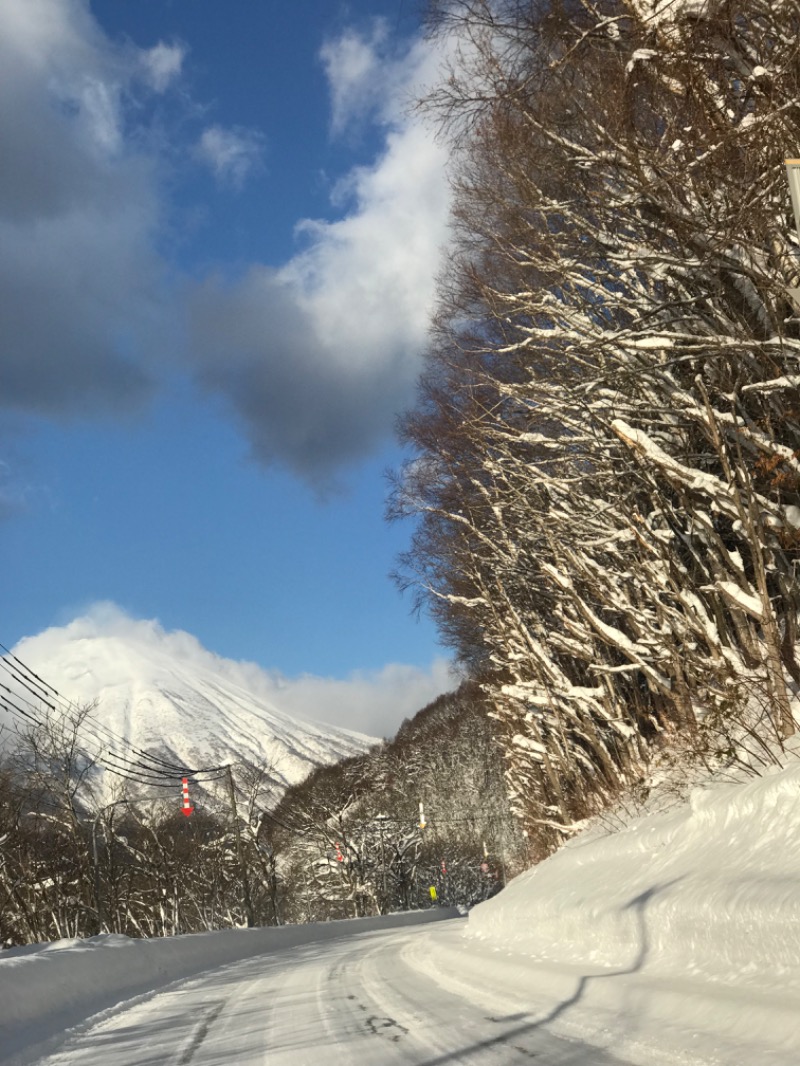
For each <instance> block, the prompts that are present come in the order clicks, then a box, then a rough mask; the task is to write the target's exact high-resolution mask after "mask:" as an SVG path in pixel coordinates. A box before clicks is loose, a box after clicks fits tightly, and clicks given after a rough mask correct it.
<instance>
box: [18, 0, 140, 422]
mask: <svg viewBox="0 0 800 1066" xmlns="http://www.w3.org/2000/svg"><path fill="white" fill-rule="evenodd" d="M0 24H2V26H3V33H2V34H1V35H0V143H2V145H3V151H2V153H0V249H2V255H1V256H0V333H2V336H3V338H4V352H3V365H2V370H0V406H5V407H7V408H8V407H10V408H12V409H18V410H23V411H26V410H27V411H38V412H44V413H48V414H58V415H63V414H67V413H69V414H72V413H87V412H89V411H96V410H97V409H98V407H99V408H100V409H102V408H108V407H111V408H113V409H125V408H130V407H131V406H135V405H136V404H138V403H140V402H141V401H142V400H143V399H144V398H145V397H146V396H147V395H148V393H149V391H150V389H151V387H152V382H151V381H150V375H149V372H148V369H147V365H146V361H145V360H143V359H142V358H141V356H140V355H138V354H134V353H135V352H136V351H137V350H139V351H141V350H147V349H148V348H149V347H150V346H149V345H148V344H147V343H146V340H145V337H146V336H147V335H148V334H149V331H150V329H151V328H153V327H155V325H156V320H157V319H158V317H159V308H158V298H157V295H156V294H157V290H158V285H159V272H160V264H159V262H158V259H157V257H156V256H155V254H154V253H153V251H152V237H153V234H154V231H155V229H156V226H157V223H158V216H159V204H158V196H157V190H156V184H155V179H154V173H153V167H152V164H151V162H150V161H148V160H147V159H146V158H144V157H142V156H137V155H134V154H129V153H127V152H126V151H125V145H124V137H123V126H124V116H123V103H122V101H123V97H124V94H125V91H126V88H127V87H128V86H129V85H130V83H131V80H132V79H133V78H134V77H135V73H134V64H132V62H131V58H130V55H129V53H128V52H126V51H124V50H115V49H114V48H113V47H112V46H111V45H110V43H109V42H108V40H107V39H106V38H105V37H104V36H103V35H102V34H101V33H100V31H99V30H98V28H97V26H96V23H95V22H94V21H93V20H92V18H91V16H90V14H89V12H88V7H87V6H86V5H84V4H83V3H79V2H78V0H26V2H25V3H20V2H19V0H0Z"/></svg>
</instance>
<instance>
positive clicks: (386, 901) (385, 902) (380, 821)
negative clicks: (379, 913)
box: [375, 814, 389, 913]
mask: <svg viewBox="0 0 800 1066" xmlns="http://www.w3.org/2000/svg"><path fill="white" fill-rule="evenodd" d="M375 818H376V821H377V823H378V831H379V833H380V835H381V867H382V869H383V906H384V913H385V912H386V911H388V909H389V895H388V893H387V891H386V848H385V846H384V842H383V827H384V823H385V822H386V819H387V818H388V815H386V814H377V815H376V816H375Z"/></svg>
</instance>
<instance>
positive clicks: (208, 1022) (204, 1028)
mask: <svg viewBox="0 0 800 1066" xmlns="http://www.w3.org/2000/svg"><path fill="white" fill-rule="evenodd" d="M225 1003H226V1000H224V999H222V1000H220V1001H219V1002H218V1003H214V1004H209V1008H210V1009H208V1013H207V1015H206V1017H205V1018H204V1019H203V1021H202V1022H200V1024H199V1026H198V1027H197V1029H196V1031H195V1032H194V1034H193V1035H192V1038H191V1040H190V1041H189V1043H188V1044H187V1045H186V1047H185V1048H184V1050H183V1052H182V1054H181V1056H180V1058H179V1059H178V1060H177V1063H176V1066H189V1063H190V1062H191V1061H192V1059H193V1058H194V1057H195V1055H196V1054H197V1050H198V1048H199V1047H200V1045H201V1044H202V1043H203V1041H204V1040H205V1038H206V1037H207V1036H208V1033H209V1030H210V1029H211V1026H212V1025H213V1024H214V1022H215V1021H216V1020H217V1018H219V1016H220V1014H221V1013H222V1009H223V1007H224V1006H225Z"/></svg>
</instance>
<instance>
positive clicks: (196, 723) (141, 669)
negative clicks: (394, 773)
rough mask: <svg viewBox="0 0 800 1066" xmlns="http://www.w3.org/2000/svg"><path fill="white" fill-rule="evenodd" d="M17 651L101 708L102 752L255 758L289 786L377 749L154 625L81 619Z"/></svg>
mask: <svg viewBox="0 0 800 1066" xmlns="http://www.w3.org/2000/svg"><path fill="white" fill-rule="evenodd" d="M13 651H14V655H15V656H17V657H18V658H19V659H20V660H21V661H22V662H23V663H24V664H25V665H26V666H28V667H29V668H30V669H31V670H32V671H34V672H35V673H36V674H38V675H39V677H41V678H42V679H43V680H44V681H46V682H47V683H48V684H49V685H51V686H52V687H53V688H55V689H56V690H57V691H58V692H59V693H60V694H61V696H62V697H64V698H65V699H66V700H68V701H69V702H70V703H71V704H73V705H75V706H77V707H85V706H87V705H92V704H94V705H95V706H94V709H93V711H92V713H91V719H90V721H89V722H87V725H86V727H85V728H84V730H83V731H82V734H81V735H82V739H83V741H84V743H85V744H86V746H87V748H88V749H89V750H90V751H92V750H93V751H94V753H100V752H101V751H102V750H107V749H108V748H109V747H111V749H112V750H116V751H118V752H123V751H125V752H126V754H130V749H131V748H138V749H145V750H147V751H148V752H153V753H157V754H158V755H160V756H162V757H163V758H166V759H169V760H170V761H172V762H175V763H179V764H182V765H186V766H190V767H208V766H218V765H220V764H222V763H228V762H240V761H242V760H249V761H252V762H255V763H257V764H267V765H268V766H269V768H270V776H271V777H273V778H274V779H275V781H276V783H277V784H279V785H282V786H286V785H288V784H293V783H295V782H297V781H300V780H302V779H303V778H304V777H305V776H306V774H307V773H308V772H309V771H310V770H311V769H312V768H313V767H314V766H318V765H320V764H325V763H330V762H333V761H335V760H337V759H339V758H341V757H343V756H347V755H353V754H356V753H359V752H361V751H364V750H365V749H366V748H367V747H369V746H370V745H371V744H372V743H374V740H373V739H372V738H370V737H365V736H362V735H360V734H357V733H351V732H349V731H347V730H344V729H339V728H336V727H333V726H326V725H323V724H315V723H311V722H305V721H300V720H297V719H292V718H289V717H288V716H287V715H285V714H283V713H282V712H281V711H280V710H279V709H278V708H277V707H275V706H274V705H273V704H272V703H271V702H270V700H269V699H268V698H267V693H269V694H270V695H271V694H272V693H273V692H274V691H275V688H276V684H275V681H274V680H273V679H271V678H270V676H269V675H268V674H266V673H265V672H264V671H263V670H261V669H260V668H259V667H257V666H256V665H255V664H252V663H237V662H233V661H232V660H229V659H223V658H221V657H220V656H217V655H214V654H213V653H212V652H209V651H207V650H206V649H205V648H203V647H202V645H201V644H200V643H199V641H197V640H196V638H194V637H192V636H191V635H190V634H188V633H184V632H171V633H167V632H165V631H164V630H163V629H162V628H161V626H160V625H159V624H158V623H157V622H154V621H134V620H131V619H130V618H127V617H126V616H124V615H122V614H121V613H120V614H116V615H115V614H111V615H106V616H105V617H103V618H102V619H98V618H97V617H86V618H80V619H77V620H76V621H74V622H72V623H70V624H69V625H67V626H64V627H57V628H56V627H54V628H51V629H47V630H45V631H44V632H43V633H41V634H39V635H38V636H35V637H29V638H26V639H24V640H23V641H21V642H20V643H19V644H18V645H17V646H16V647H15V648H14V649H13ZM6 680H7V678H6ZM28 698H30V696H29V695H28ZM320 710H321V711H322V712H324V708H320ZM92 722H94V723H97V724H96V725H94V724H92ZM108 731H110V732H111V733H113V734H114V735H115V736H116V737H121V738H124V741H125V742H126V745H127V746H126V745H123V744H121V743H120V742H119V741H117V742H116V743H114V741H113V740H112V737H111V736H110V734H109V732H108Z"/></svg>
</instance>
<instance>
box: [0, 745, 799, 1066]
mask: <svg viewBox="0 0 800 1066" xmlns="http://www.w3.org/2000/svg"><path fill="white" fill-rule="evenodd" d="M345 924H346V923H345ZM274 932H275V931H270V930H263V931H234V932H230V933H221V934H215V936H216V938H217V939H216V941H214V943H218V944H220V945H222V944H227V947H225V949H224V952H223V953H222V954H220V952H218V951H217V949H216V948H215V949H214V950H213V951H210V950H208V949H207V948H206V947H204V945H208V944H211V943H212V937H213V936H214V935H212V936H197V937H178V938H175V939H174V940H172V941H160V942H158V943H157V945H154V947H155V948H156V950H157V951H159V952H161V953H162V954H161V958H162V960H163V971H164V973H163V975H162V976H161V978H160V979H158V980H154V981H153V985H154V987H155V986H156V985H159V984H160V985H163V984H164V981H165V980H170V979H172V977H173V976H174V973H175V971H174V969H170V968H169V965H168V962H169V960H170V959H171V958H173V959H179V956H180V960H182V961H180V960H179V963H176V962H174V961H173V963H171V964H170V965H172V966H173V967H174V966H176V965H178V973H179V974H183V975H187V976H188V974H189V973H190V972H191V970H192V967H196V970H195V972H197V971H199V970H200V969H204V968H207V967H210V966H215V965H218V964H219V962H220V961H226V960H227V961H229V962H231V963H232V966H231V967H230V968H228V969H226V970H224V971H221V970H216V971H215V972H214V973H213V974H209V975H208V976H207V978H202V979H201V978H200V977H198V978H196V979H193V980H192V981H190V982H189V983H188V984H185V985H181V986H175V988H174V989H173V990H172V991H170V992H169V993H164V995H163V996H162V995H155V996H154V997H152V998H151V999H150V1000H149V1001H148V1003H147V1004H146V1005H142V1004H137V1005H134V1006H132V1007H131V1008H130V1010H126V1009H125V1006H124V1005H123V1006H121V1007H120V1008H118V1009H116V1010H114V1011H111V1012H110V1013H107V1015H106V1016H104V1017H103V1018H102V1019H99V1020H97V1022H96V1023H93V1024H91V1025H89V1026H88V1027H85V1028H84V1029H83V1030H81V1031H80V1032H76V1033H73V1034H72V1035H69V1036H68V1039H66V1041H65V1042H64V1043H63V1046H62V1047H61V1048H60V1050H59V1052H58V1055H57V1057H56V1058H54V1059H53V1060H52V1061H53V1064H54V1066H55V1064H56V1063H58V1064H59V1066H62V1064H63V1066H90V1064H91V1066H94V1064H97V1063H99V1062H101V1061H102V1062H103V1064H104V1066H126V1064H128V1063H133V1062H139V1063H141V1062H143V1061H148V1062H153V1063H155V1062H162V1061H163V1062H173V1061H174V1062H178V1061H185V1062H189V1061H191V1062H192V1063H194V1064H195V1066H202V1064H203V1063H209V1064H210V1063H212V1062H216V1063H218V1062H220V1061H225V1058H224V1048H225V1046H226V1045H225V1041H226V1040H229V1041H231V1042H232V1043H230V1045H229V1047H230V1048H231V1049H233V1048H234V1045H235V1050H232V1051H231V1052H230V1053H231V1054H234V1057H235V1061H237V1062H240V1063H242V1064H244V1063H247V1064H249V1063H250V1062H256V1061H258V1062H261V1061H263V1054H266V1055H267V1060H268V1061H275V1062H276V1063H277V1062H283V1063H286V1064H287V1066H289V1064H291V1066H294V1064H296V1063H303V1062H312V1061H322V1056H324V1055H325V1056H332V1057H331V1058H330V1061H348V1062H349V1061H352V1062H364V1063H367V1062H370V1063H375V1064H380V1063H383V1062H386V1063H394V1062H397V1063H401V1062H405V1063H417V1064H423V1063H424V1064H426V1066H432V1064H434V1063H445V1062H457V1061H462V1060H463V1061H469V1062H475V1063H487V1064H488V1063H516V1062H520V1063H522V1062H524V1061H527V1060H529V1059H530V1058H531V1057H532V1056H533V1057H535V1058H537V1059H538V1060H539V1061H541V1062H542V1063H543V1066H562V1064H564V1066H566V1064H570V1066H589V1064H591V1066H598V1064H600V1063H605V1064H610V1063H617V1062H630V1063H638V1064H640V1066H677V1064H681V1066H690V1064H694V1066H760V1064H762V1063H769V1064H771V1066H797V1063H798V1062H800V1025H798V1022H797V1019H798V1016H800V766H798V765H796V764H794V765H792V766H790V767H789V768H786V769H782V770H778V771H776V772H774V773H772V774H770V775H769V776H765V777H763V778H759V779H753V780H752V781H749V782H747V783H745V784H728V785H715V786H706V787H704V788H702V789H698V790H697V791H695V792H694V793H693V794H692V796H691V798H690V800H689V802H688V803H685V804H682V805H680V806H676V807H675V808H674V809H672V810H670V811H668V812H666V813H662V814H653V815H650V816H647V817H642V818H639V819H637V820H634V821H631V822H630V823H629V824H628V825H626V826H624V827H622V828H620V829H619V830H618V831H616V832H613V833H608V832H605V831H603V830H602V829H597V828H596V829H594V830H592V831H591V832H588V833H586V834H584V835H582V836H580V837H577V838H575V839H574V840H573V841H572V842H571V843H570V844H569V845H568V846H566V847H564V848H563V849H562V850H561V851H560V852H558V853H557V854H556V855H554V856H553V857H551V858H550V859H548V860H547V861H546V862H543V863H541V864H540V865H539V866H537V867H535V868H534V869H532V870H530V871H528V872H527V873H525V874H523V875H521V876H520V877H518V878H516V879H515V880H514V881H512V882H511V883H510V884H509V886H508V887H507V889H506V890H505V891H504V892H502V893H501V894H500V895H499V896H497V897H495V898H494V899H493V900H490V901H488V902H487V903H483V904H481V905H480V906H478V907H476V908H475V909H474V910H472V912H471V913H470V915H469V919H468V921H467V922H447V923H444V924H442V925H437V926H435V927H432V928H430V929H428V928H425V929H420V930H408V931H395V932H391V933H386V934H383V933H370V934H369V936H370V937H372V938H374V939H372V940H369V941H368V942H367V941H362V940H361V938H360V937H356V938H354V939H353V940H352V943H350V944H346V945H344V946H341V947H339V948H336V949H335V950H334V949H333V948H332V947H331V946H330V945H323V944H321V943H320V944H318V945H317V946H316V947H315V946H314V945H313V944H310V945H308V946H307V947H304V948H303V949H302V951H299V950H298V951H292V952H286V953H284V954H282V955H280V957H279V956H278V955H277V954H275V950H274V949H275V947H276V945H274V944H273V945H270V944H269V943H268V942H265V944H264V945H263V950H264V951H265V952H266V954H265V955H264V957H263V958H262V959H261V960H258V959H256V958H252V956H253V955H254V952H253V950H251V948H252V945H253V944H255V941H254V940H253V939H249V940H248V938H252V937H254V936H259V935H261V936H264V937H266V938H268V937H269V935H270V934H271V933H274ZM282 932H283V931H281V930H278V931H277V933H278V934H282ZM283 935H298V934H296V933H292V932H291V931H290V932H288V933H286V934H283ZM384 936H385V937H389V938H390V939H388V940H382V939H379V938H381V937H384ZM151 943H152V942H151ZM187 943H188V944H190V945H191V944H196V945H198V949H197V951H194V949H193V948H191V947H188V948H187V947H183V946H182V945H184V944H187ZM248 944H249V945H250V947H247V945H248ZM148 950H150V951H153V948H152V947H148V946H147V945H142V944H136V943H134V942H131V941H125V940H124V938H105V942H102V941H101V942H95V943H94V944H91V945H87V944H78V945H76V944H75V943H74V942H66V943H64V944H60V945H51V946H49V947H47V948H40V949H37V950H30V949H23V950H22V952H20V953H6V955H4V956H0V1005H3V1006H4V1007H5V1009H6V1011H9V1010H10V1008H9V1007H8V1006H6V1004H15V1005H17V1006H14V1007H13V1011H11V1022H12V1028H13V1029H14V1039H15V1041H16V1047H17V1050H18V1051H20V1054H21V1055H22V1057H21V1058H20V1059H19V1061H20V1062H22V1061H25V1059H24V1053H23V1052H22V1049H23V1048H24V1046H25V1041H26V1039H27V1040H28V1042H29V1043H33V1042H34V1041H36V1040H40V1039H42V1037H43V1031H44V1033H45V1035H46V1032H47V1029H48V1026H52V1024H53V1020H54V1019H55V1018H57V1016H58V1011H59V1010H60V1009H62V1007H63V1004H62V1003H61V1000H59V999H58V997H59V996H61V997H62V998H63V996H64V995H65V994H67V993H65V992H64V991H63V978H58V979H57V974H56V967H55V966H54V965H53V959H54V958H56V957H57V956H59V955H61V956H64V957H65V958H68V959H69V965H68V969H69V973H70V975H71V980H72V983H73V986H74V987H78V986H80V987H83V988H85V989H88V990H89V991H88V992H87V993H86V995H87V997H88V998H87V1001H86V1003H85V1004H84V1007H85V1008H86V1013H89V1011H90V1010H91V1009H92V995H93V994H94V993H95V992H96V991H97V990H98V989H102V991H103V995H104V996H105V997H106V1001H107V1000H108V997H109V996H111V998H113V993H114V991H115V989H114V981H115V980H117V978H116V977H115V974H124V973H128V972H130V966H129V964H128V962H127V961H126V960H127V959H128V958H131V959H132V958H134V957H135V956H136V953H137V952H138V954H139V957H142V956H143V955H144V953H145V952H146V951H148ZM114 952H116V953H117V955H118V956H119V959H120V962H119V964H118V965H117V967H116V969H114V967H111V966H109V964H108V963H107V961H106V960H107V959H108V957H109V956H110V955H111V954H113V953H114ZM181 953H185V954H183V955H181ZM218 956H219V957H218ZM245 956H247V958H248V959H249V961H247V962H246V964H245V963H241V964H238V965H239V966H240V969H238V970H237V969H236V966H237V964H236V963H233V960H234V959H236V958H244V957H245ZM151 957H153V956H151ZM242 967H243V968H242ZM415 973H416V975H417V976H416V978H414V977H413V974H415ZM262 980H263V981H266V982H267V984H266V985H264V984H259V983H258V982H259V981H262ZM128 987H129V986H128V985H125V984H124V982H123V983H122V984H121V986H120V996H119V998H124V996H125V995H128V994H129V992H128V991H126V989H128ZM267 988H269V990H270V996H269V997H268V996H267V995H266V990H267ZM59 989H61V991H59ZM93 990H94V991H93ZM282 990H287V991H286V996H288V998H285V997H284V992H283V991H282ZM70 994H72V993H70ZM178 994H180V995H181V996H183V997H184V998H183V999H182V1000H180V1001H178V1000H176V999H175V998H174V997H175V996H176V995H178ZM170 997H172V998H170ZM282 997H283V998H282ZM266 1002H269V1004H270V1006H269V1010H267V1009H266V1007H265V1003H266ZM20 1003H23V1004H24V1003H27V1004H28V1006H22V1007H20V1006H18V1005H19V1004H20ZM31 1004H32V1006H31ZM237 1004H238V1005H240V1006H241V1010H242V1011H243V1012H244V1014H243V1015H242V1016H241V1017H239V1019H238V1021H237V1015H236V1010H237V1009H238V1007H237ZM258 1004H260V1005H261V1006H260V1008H259V1010H260V1013H259V1011H257V1010H256V1006H257V1005H258ZM179 1006H180V1010H179ZM0 1009H2V1008H0ZM26 1011H27V1013H25V1012H26ZM181 1011H182V1013H181ZM214 1011H216V1012H217V1014H215V1015H214V1018H213V1019H211V1020H210V1021H209V1018H210V1014H213V1013H214ZM295 1011H297V1012H298V1013H296V1014H295V1013H293V1012H295ZM209 1012H210V1013H209ZM73 1013H74V1012H73ZM171 1018H172V1019H174V1020H175V1024H176V1025H177V1024H178V1019H179V1018H182V1019H183V1021H182V1022H181V1023H180V1024H181V1025H182V1026H183V1028H182V1029H180V1032H179V1035H180V1039H181V1041H182V1043H181V1044H180V1046H177V1045H176V1047H175V1048H173V1049H172V1050H171V1051H169V1053H166V1052H165V1053H164V1056H162V1057H161V1058H159V1057H158V1055H155V1056H154V1057H152V1058H142V1057H139V1058H137V1057H136V1056H137V1054H139V1055H141V1050H142V1048H141V1046H140V1047H139V1049H138V1052H137V1048H136V1046H135V1039H137V1037H136V1034H139V1036H138V1039H139V1040H140V1041H145V1040H147V1039H150V1038H151V1037H153V1035H154V1034H155V1036H158V1035H159V1034H161V1036H163V1034H164V1033H167V1032H168V1031H170V1025H171V1024H172V1023H171V1022H170V1019H171ZM37 1019H39V1020H40V1023H39V1024H37ZM217 1019H219V1026H220V1027H217V1028H215V1027H216V1026H217ZM73 1020H74V1019H73ZM190 1023H191V1024H190ZM206 1023H208V1024H206ZM64 1024H72V1023H71V1022H65V1023H64ZM445 1030H447V1031H446V1032H445ZM201 1032H202V1033H203V1034H205V1035H204V1036H203V1037H202V1039H201V1038H200V1035H199V1034H200V1033H201ZM245 1032H246V1033H247V1034H248V1035H247V1047H248V1048H249V1049H250V1050H249V1051H247V1049H244V1050H243V1046H242V1044H241V1038H242V1034H243V1033H245ZM148 1034H149V1035H148ZM50 1035H52V1029H51V1030H50ZM206 1036H207V1037H208V1039H209V1040H210V1043H209V1044H208V1045H206V1043H205V1040H206ZM159 1038H160V1037H159ZM370 1040H371V1041H372V1043H371V1044H370V1043H369V1041H370ZM132 1041H133V1042H134V1044H133V1045H132V1043H131V1042H132ZM236 1041H239V1043H236ZM426 1041H427V1043H426ZM587 1046H588V1047H590V1048H592V1049H596V1050H590V1051H587V1050H586V1048H587ZM0 1047H2V1033H0ZM190 1048H191V1049H193V1050H191V1053H190V1051H189V1050H188V1049H190ZM203 1048H206V1049H207V1051H204V1050H203ZM370 1048H371V1051H370V1050H369V1049H370ZM459 1049H460V1051H459ZM339 1051H340V1052H341V1053H342V1055H343V1056H345V1057H339V1058H338V1059H337V1057H336V1056H337V1054H338V1052H339ZM250 1054H252V1056H253V1057H252V1058H248V1057H247V1055H250ZM187 1055H188V1056H189V1057H188V1058H186V1057H185V1056H187ZM206 1055H207V1057H204V1056H206ZM270 1055H272V1058H270ZM348 1055H350V1056H351V1057H350V1058H347V1056H348ZM370 1055H371V1056H372V1057H371V1058H370V1057H369V1056H370ZM459 1055H461V1056H462V1057H459ZM258 1056H262V1057H261V1058H259V1057H258ZM314 1056H319V1057H317V1058H315V1057H314ZM365 1056H366V1057H365ZM0 1061H2V1052H0ZM8 1061H13V1060H11V1059H9V1060H8ZM228 1061H234V1060H233V1059H229V1060H228Z"/></svg>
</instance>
